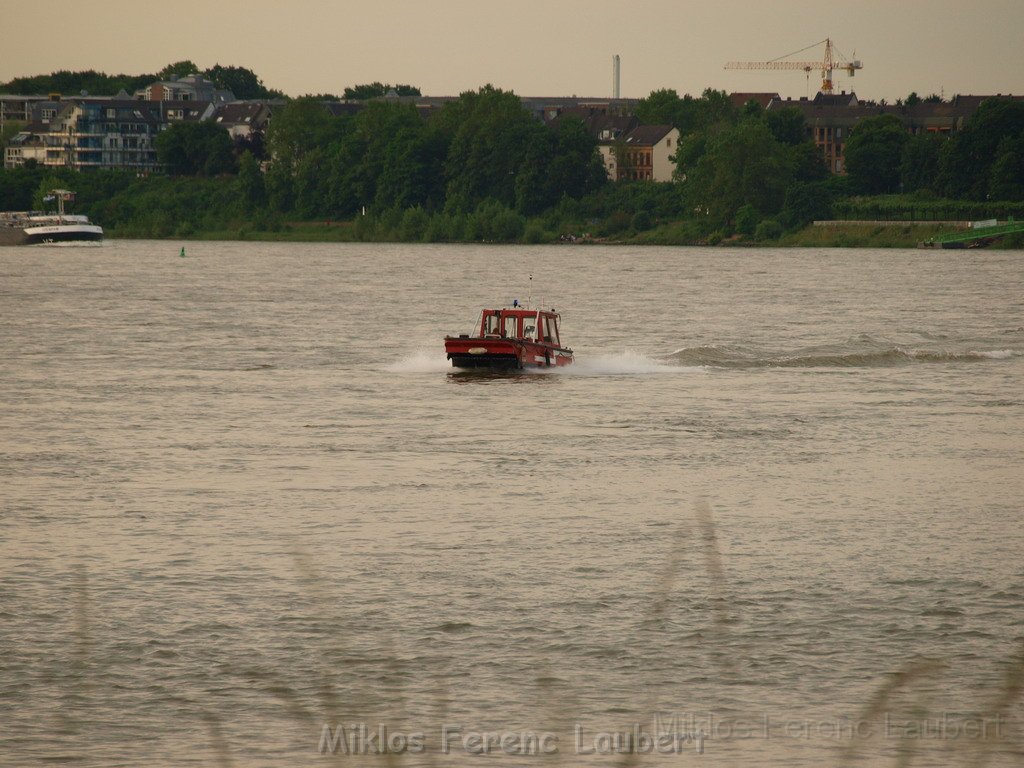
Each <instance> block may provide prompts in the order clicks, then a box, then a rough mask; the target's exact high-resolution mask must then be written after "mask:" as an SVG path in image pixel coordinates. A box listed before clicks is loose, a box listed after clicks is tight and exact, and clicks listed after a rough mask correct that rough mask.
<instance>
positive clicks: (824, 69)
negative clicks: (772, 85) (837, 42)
mask: <svg viewBox="0 0 1024 768" xmlns="http://www.w3.org/2000/svg"><path fill="white" fill-rule="evenodd" d="M822 43H824V44H825V58H824V59H823V60H821V61H786V59H788V58H789V57H790V56H796V55H797V54H798V53H803V52H804V51H806V50H810V49H811V48H814V47H816V46H819V45H821V44H822ZM725 68H726V69H799V70H802V71H804V72H806V73H807V78H808V80H809V79H810V76H811V75H810V73H811V72H813V71H814V70H816V69H819V70H821V92H822V93H832V71H833V70H836V69H843V70H846V74H848V75H849V76H850V77H853V74H854V72H856V71H857V70H858V69H863V68H864V65H863V64H861V63H860V61H859V60H857V59H853V60H849V59H847V58H846V57H845V56H843V55H842V54H841V53H839V51H838V50H836V49H835V47H834V46H833V45H832V40H831V38H827V37H826V38H825V39H824V40H822V41H820V42H817V43H814V44H813V45H809V46H807V47H806V48H802V49H800V50H799V51H794V52H793V53H787V54H786V55H785V56H779V58H777V59H772V60H771V61H730V62H729V63H728V64H726V65H725Z"/></svg>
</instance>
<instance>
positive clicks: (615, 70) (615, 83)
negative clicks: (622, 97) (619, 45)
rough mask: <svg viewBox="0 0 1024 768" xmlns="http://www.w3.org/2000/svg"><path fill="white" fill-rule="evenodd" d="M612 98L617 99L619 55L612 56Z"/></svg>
mask: <svg viewBox="0 0 1024 768" xmlns="http://www.w3.org/2000/svg"><path fill="white" fill-rule="evenodd" d="M612 98H613V99H617V98H619V54H617V53H616V54H615V55H614V56H612Z"/></svg>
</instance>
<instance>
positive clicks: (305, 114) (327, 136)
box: [267, 96, 347, 173]
mask: <svg viewBox="0 0 1024 768" xmlns="http://www.w3.org/2000/svg"><path fill="white" fill-rule="evenodd" d="M346 127H347V126H346V125H345V122H344V119H343V118H336V117H334V116H333V115H331V113H330V112H328V111H327V108H326V107H324V105H323V103H322V102H320V101H318V100H317V99H315V98H313V97H309V96H303V97H301V98H298V99H293V100H292V101H290V102H288V103H287V104H286V105H285V106H284V107H283V108H282V109H279V110H275V112H274V119H273V120H271V121H270V127H269V128H268V129H267V152H268V153H269V155H270V159H271V163H272V164H273V165H274V166H277V168H278V170H280V171H284V172H286V173H294V172H295V169H296V168H297V167H298V164H299V163H300V162H301V161H302V158H303V157H304V156H305V155H306V154H308V153H309V152H311V151H312V150H314V149H316V148H318V147H327V146H328V145H330V144H332V143H333V142H334V141H336V140H338V139H340V138H341V137H342V136H343V135H344V133H345V131H346Z"/></svg>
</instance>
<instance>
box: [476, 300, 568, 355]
mask: <svg viewBox="0 0 1024 768" xmlns="http://www.w3.org/2000/svg"><path fill="white" fill-rule="evenodd" d="M558 319H559V315H558V313H557V312H545V311H544V310H537V309H522V308H513V309H485V310H484V311H483V312H482V313H481V315H480V329H479V333H480V337H481V338H492V339H493V338H504V339H522V340H523V341H532V342H536V343H540V344H551V345H552V346H555V347H558V346H560V345H559V343H558Z"/></svg>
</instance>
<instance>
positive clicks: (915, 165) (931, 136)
mask: <svg viewBox="0 0 1024 768" xmlns="http://www.w3.org/2000/svg"><path fill="white" fill-rule="evenodd" d="M945 141H946V139H945V137H943V136H940V135H939V134H935V133H919V134H917V135H916V136H911V137H910V138H909V139H908V140H907V142H906V144H905V145H904V146H903V157H902V159H901V160H900V182H901V183H902V184H903V190H904V191H905V192H916V191H918V190H920V189H933V188H934V187H935V182H936V178H937V176H938V173H939V156H940V154H941V152H942V145H943V143H944V142H945Z"/></svg>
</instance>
